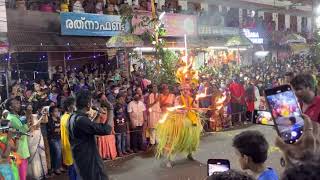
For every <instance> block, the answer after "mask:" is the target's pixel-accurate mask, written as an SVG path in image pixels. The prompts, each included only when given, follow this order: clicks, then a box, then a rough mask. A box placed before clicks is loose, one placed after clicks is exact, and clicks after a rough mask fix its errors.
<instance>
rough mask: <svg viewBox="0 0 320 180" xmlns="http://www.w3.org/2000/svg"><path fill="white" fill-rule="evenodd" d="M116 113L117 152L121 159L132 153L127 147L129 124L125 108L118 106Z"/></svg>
mask: <svg viewBox="0 0 320 180" xmlns="http://www.w3.org/2000/svg"><path fill="white" fill-rule="evenodd" d="M114 112H115V116H114V130H115V136H116V142H117V152H118V156H119V157H121V156H123V155H127V154H129V153H130V151H129V147H127V134H128V133H129V131H128V130H129V123H128V118H127V116H126V114H125V110H124V109H123V106H121V105H118V106H116V107H115V110H114Z"/></svg>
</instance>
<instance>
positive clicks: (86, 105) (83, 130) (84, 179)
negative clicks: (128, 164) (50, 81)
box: [68, 91, 113, 180]
mask: <svg viewBox="0 0 320 180" xmlns="http://www.w3.org/2000/svg"><path fill="white" fill-rule="evenodd" d="M91 101H92V96H91V94H90V92H89V91H80V92H79V93H78V94H77V97H76V106H77V109H78V111H77V112H75V113H73V114H72V116H71V117H70V120H69V124H68V128H69V139H70V144H71V148H72V154H73V159H74V164H75V167H76V169H77V173H78V174H79V175H80V179H81V180H108V176H107V175H106V174H105V173H104V167H103V161H102V159H101V157H100V155H99V153H98V149H97V145H96V141H95V135H108V134H110V133H111V130H112V128H111V126H109V125H108V124H107V123H105V124H102V123H95V122H92V121H91V120H90V119H89V117H88V115H87V112H88V111H89V110H90V109H91ZM107 108H108V114H109V116H108V118H111V121H112V120H113V117H112V116H113V107H112V105H111V104H110V103H108V107H107ZM109 121H110V119H109ZM106 122H108V121H106Z"/></svg>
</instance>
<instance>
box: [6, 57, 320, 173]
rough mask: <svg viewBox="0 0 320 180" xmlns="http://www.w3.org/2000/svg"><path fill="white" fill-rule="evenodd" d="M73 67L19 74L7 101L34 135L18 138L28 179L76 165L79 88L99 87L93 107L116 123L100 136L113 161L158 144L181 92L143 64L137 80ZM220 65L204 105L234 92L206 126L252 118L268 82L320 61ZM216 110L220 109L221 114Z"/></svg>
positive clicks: (93, 67)
mask: <svg viewBox="0 0 320 180" xmlns="http://www.w3.org/2000/svg"><path fill="white" fill-rule="evenodd" d="M67 69H69V71H67V72H64V71H63V68H62V67H61V66H57V67H56V72H55V73H54V74H53V76H52V79H49V80H44V79H37V80H35V81H30V80H28V79H24V80H21V81H17V82H16V83H14V84H13V85H12V86H11V88H10V92H11V94H10V97H9V99H8V100H7V101H5V102H4V103H2V104H3V106H2V107H1V115H2V119H9V120H10V121H11V123H13V125H14V126H15V128H16V129H19V131H21V132H24V133H31V134H32V136H29V137H27V136H24V135H22V136H21V138H19V139H18V141H19V147H18V150H17V153H18V155H19V158H20V160H21V161H20V164H19V168H18V169H19V175H20V179H24V177H26V176H27V174H28V175H29V176H30V177H31V178H32V177H33V178H35V179H38V178H40V177H43V176H44V175H50V174H53V173H54V174H57V175H59V174H61V172H63V171H65V167H66V165H67V166H70V164H72V163H70V161H71V160H70V156H71V155H70V154H68V151H66V149H68V148H69V149H70V145H68V143H66V141H65V139H67V138H66V137H68V134H67V133H66V131H65V130H64V129H65V127H66V121H67V120H68V119H69V117H70V114H71V113H72V112H73V111H74V110H75V108H74V107H75V100H74V99H73V98H72V97H75V94H77V93H78V92H80V91H82V90H88V91H90V92H91V93H92V94H93V102H92V104H93V108H92V109H91V110H90V111H89V112H88V116H89V117H90V118H91V119H93V120H95V121H96V122H100V123H106V122H107V123H108V124H109V125H110V126H111V127H112V131H111V134H110V135H106V136H99V137H97V147H98V150H99V154H100V156H101V157H102V158H103V159H111V160H114V159H116V158H117V157H122V156H126V155H129V154H131V153H138V152H141V151H146V150H148V149H149V148H150V147H152V146H154V145H155V144H156V138H155V137H156V135H155V134H156V131H155V127H156V123H157V121H159V120H160V116H161V112H162V110H163V109H165V108H166V107H170V106H173V105H174V99H175V96H177V95H178V94H179V91H177V90H174V89H173V87H168V86H167V85H161V86H156V85H155V84H152V81H150V80H148V79H146V78H145V77H144V74H143V69H141V68H139V67H138V66H137V65H133V69H134V70H133V71H132V72H131V76H130V79H129V78H128V76H127V75H126V74H125V73H123V72H120V70H115V71H113V72H105V70H104V66H103V65H97V64H90V65H86V66H84V67H83V68H82V69H78V70H76V69H72V68H67ZM219 71H220V73H219V74H218V75H217V76H212V77H209V76H205V77H201V84H200V87H199V91H201V89H202V90H203V89H206V90H205V91H206V92H205V93H206V97H204V98H200V99H199V101H200V107H202V108H209V107H213V104H214V103H215V102H213V101H212V99H214V98H213V97H214V96H217V95H218V94H219V95H224V96H228V97H229V98H226V100H225V102H224V103H223V108H222V111H221V110H220V109H219V110H212V111H207V112H204V113H205V115H206V116H207V117H208V118H207V119H206V120H207V122H206V125H205V129H206V130H208V131H217V130H223V129H224V128H228V127H231V126H237V125H243V124H244V123H251V122H252V113H253V111H254V110H261V109H265V108H266V107H265V103H263V101H264V98H263V90H264V89H266V88H271V87H275V86H278V85H281V84H284V83H289V82H290V81H291V80H292V78H293V77H294V75H295V74H299V73H302V72H308V73H312V74H313V75H315V76H317V75H318V69H317V67H316V66H314V65H313V64H312V61H311V60H310V59H308V58H307V57H305V56H296V57H292V58H291V59H290V60H287V61H277V60H275V59H270V60H265V61H263V62H256V63H254V64H252V65H250V66H246V67H240V68H232V65H227V66H223V67H222V68H221V69H220V70H219ZM311 77H312V76H311ZM309 79H310V78H309ZM296 81H297V82H296ZM296 81H294V82H296V83H295V84H294V83H293V86H294V87H295V86H296V84H301V80H296ZM304 85H305V87H309V86H311V85H309V84H304ZM158 88H160V90H161V93H160V92H159V91H158ZM300 88H301V87H300ZM314 92H316V90H314ZM301 97H302V99H301V101H305V102H306V106H307V107H309V105H308V103H309V104H310V103H311V104H312V102H310V99H303V97H305V96H303V95H301ZM298 98H299V96H298ZM109 104H111V105H112V106H113V110H112V114H113V116H114V117H113V118H112V120H110V118H108V115H109V114H110V112H109V111H108V105H109ZM215 111H217V113H218V114H219V115H218V116H216V115H213V114H216V112H215ZM62 115H63V116H62ZM311 118H313V119H312V120H314V119H316V118H314V117H311ZM212 122H214V123H212ZM218 122H219V123H218ZM71 159H72V158H71ZM28 165H29V168H28ZM20 168H21V170H20ZM27 169H28V171H27ZM27 172H28V173H27Z"/></svg>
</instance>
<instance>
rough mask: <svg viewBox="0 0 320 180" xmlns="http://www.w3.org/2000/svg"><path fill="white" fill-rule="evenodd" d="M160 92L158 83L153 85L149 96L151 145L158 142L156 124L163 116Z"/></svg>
mask: <svg viewBox="0 0 320 180" xmlns="http://www.w3.org/2000/svg"><path fill="white" fill-rule="evenodd" d="M159 96H160V94H159V93H158V88H157V86H156V85H153V86H152V93H150V95H149V97H148V105H147V107H148V112H149V119H148V128H149V131H150V144H151V146H153V145H155V144H156V129H155V128H156V125H157V123H158V121H159V120H160V118H161V108H160V101H159V100H160V99H159Z"/></svg>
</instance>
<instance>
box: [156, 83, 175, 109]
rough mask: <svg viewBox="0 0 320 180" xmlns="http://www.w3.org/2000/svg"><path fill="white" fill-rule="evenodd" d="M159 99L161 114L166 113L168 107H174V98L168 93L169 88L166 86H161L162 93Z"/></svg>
mask: <svg viewBox="0 0 320 180" xmlns="http://www.w3.org/2000/svg"><path fill="white" fill-rule="evenodd" d="M159 98H160V107H161V110H162V112H166V111H167V108H168V107H172V106H173V105H174V101H175V96H174V94H171V93H170V91H169V87H168V85H166V84H163V85H162V93H161V94H160V97H159Z"/></svg>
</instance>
